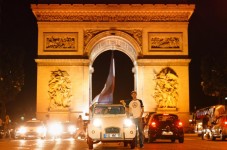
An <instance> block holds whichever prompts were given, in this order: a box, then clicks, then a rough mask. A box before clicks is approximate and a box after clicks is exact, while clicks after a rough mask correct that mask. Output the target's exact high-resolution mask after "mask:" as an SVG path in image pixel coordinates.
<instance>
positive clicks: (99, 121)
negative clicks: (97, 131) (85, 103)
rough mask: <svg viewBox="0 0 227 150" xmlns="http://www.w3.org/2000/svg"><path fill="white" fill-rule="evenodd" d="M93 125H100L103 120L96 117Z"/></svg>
mask: <svg viewBox="0 0 227 150" xmlns="http://www.w3.org/2000/svg"><path fill="white" fill-rule="evenodd" d="M93 125H94V126H95V127H100V126H101V125H102V121H101V120H100V119H94V121H93Z"/></svg>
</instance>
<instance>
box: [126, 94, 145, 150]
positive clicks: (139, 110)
mask: <svg viewBox="0 0 227 150" xmlns="http://www.w3.org/2000/svg"><path fill="white" fill-rule="evenodd" d="M131 97H132V100H131V101H130V103H129V114H130V116H132V118H133V120H134V123H135V125H136V127H137V128H138V132H139V144H140V148H144V143H143V142H144V135H143V121H142V116H143V113H144V106H143V101H142V100H140V99H137V92H136V91H132V92H131ZM136 144H137V138H136Z"/></svg>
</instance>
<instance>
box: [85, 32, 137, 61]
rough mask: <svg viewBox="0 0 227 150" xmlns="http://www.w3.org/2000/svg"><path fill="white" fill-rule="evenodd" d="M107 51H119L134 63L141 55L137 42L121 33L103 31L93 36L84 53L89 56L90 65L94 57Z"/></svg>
mask: <svg viewBox="0 0 227 150" xmlns="http://www.w3.org/2000/svg"><path fill="white" fill-rule="evenodd" d="M107 50H119V51H121V52H123V53H125V54H126V55H128V56H129V58H130V59H131V60H132V62H133V63H135V62H136V60H137V57H138V55H139V54H140V53H141V47H140V46H139V44H138V42H137V41H136V40H135V39H134V38H133V37H131V36H130V35H128V34H127V33H125V32H122V31H104V32H102V33H99V34H98V35H96V36H94V37H93V38H92V39H91V40H90V41H89V42H88V44H87V46H86V47H85V53H86V54H87V55H88V56H89V60H90V62H91V65H92V64H93V62H94V60H95V59H96V57H97V56H98V55H99V54H101V53H102V52H104V51H107Z"/></svg>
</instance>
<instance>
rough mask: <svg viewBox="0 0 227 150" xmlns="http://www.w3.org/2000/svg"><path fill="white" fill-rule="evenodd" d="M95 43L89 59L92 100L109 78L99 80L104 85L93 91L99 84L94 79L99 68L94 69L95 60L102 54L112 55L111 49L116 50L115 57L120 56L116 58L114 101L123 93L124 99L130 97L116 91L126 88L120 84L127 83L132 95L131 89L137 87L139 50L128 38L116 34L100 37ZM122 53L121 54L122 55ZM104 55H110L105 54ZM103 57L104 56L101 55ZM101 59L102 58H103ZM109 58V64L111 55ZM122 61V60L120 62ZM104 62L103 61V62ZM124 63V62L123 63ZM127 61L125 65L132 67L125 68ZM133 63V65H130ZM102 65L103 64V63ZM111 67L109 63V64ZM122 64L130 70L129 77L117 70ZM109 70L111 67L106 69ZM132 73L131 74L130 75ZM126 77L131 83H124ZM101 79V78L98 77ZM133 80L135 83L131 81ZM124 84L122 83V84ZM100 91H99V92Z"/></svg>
mask: <svg viewBox="0 0 227 150" xmlns="http://www.w3.org/2000/svg"><path fill="white" fill-rule="evenodd" d="M94 43H95V44H94V45H93V46H92V49H91V52H90V55H89V59H90V65H89V68H90V74H89V84H90V85H89V87H90V91H89V95H90V96H89V98H90V102H91V101H92V100H93V98H94V97H95V96H96V94H99V93H100V92H101V90H102V89H101V90H100V88H103V87H104V85H105V82H106V79H107V76H108V75H106V77H104V79H102V80H104V81H102V82H99V84H101V85H99V86H102V87H98V88H99V89H98V90H97V89H95V92H94V93H93V89H94V84H97V83H96V82H95V81H93V73H95V72H97V71H98V69H97V70H94V65H95V61H96V60H98V59H99V58H98V57H99V56H100V57H101V56H102V55H108V53H109V55H110V51H114V57H116V54H117V57H120V58H117V60H116V58H115V63H116V64H115V69H116V70H115V81H116V84H115V94H114V103H116V102H115V101H116V99H119V98H120V97H121V95H123V97H122V98H123V99H124V98H130V97H126V95H125V94H117V93H116V92H119V91H120V90H124V89H121V87H120V86H122V85H125V84H129V86H128V87H127V90H126V91H125V92H126V93H127V94H128V95H129V96H130V94H129V93H130V91H131V90H135V89H136V85H137V83H136V75H137V74H136V71H135V70H136V68H137V56H138V52H137V51H136V49H135V47H134V46H133V44H131V43H130V42H129V41H128V40H127V39H125V38H123V37H120V36H116V35H110V36H106V37H103V38H100V39H99V40H98V41H96V42H94ZM120 55H121V56H120ZM104 57H108V56H104ZM101 58H102V57H101ZM102 59H103V58H102ZM102 59H101V60H102ZM107 59H109V60H107V64H109V63H108V62H110V56H109V57H108V58H107ZM121 59H124V61H126V60H127V59H128V60H127V61H128V62H124V61H122V60H121ZM118 61H120V62H118ZM102 63H103V62H102ZM122 63H123V64H122ZM126 63H127V65H126V66H125V67H130V68H124V65H125V64H126ZM130 63H131V66H130ZM101 66H102V64H101ZM107 66H108V68H109V65H107ZM118 66H121V68H123V69H124V70H127V69H129V70H128V72H127V74H129V77H126V76H125V75H124V73H122V74H121V73H120V72H122V70H121V71H119V72H118V71H117V69H118V68H117V67H118ZM106 70H109V69H106ZM130 73H131V75H130ZM117 76H120V79H119V80H118V79H116V78H117ZM130 77H131V81H130ZM124 78H125V79H129V81H126V82H130V83H124V82H125V81H124ZM98 80H100V79H98ZM131 82H133V83H131ZM120 84H122V85H120ZM130 85H132V87H130ZM98 92H99V93H98Z"/></svg>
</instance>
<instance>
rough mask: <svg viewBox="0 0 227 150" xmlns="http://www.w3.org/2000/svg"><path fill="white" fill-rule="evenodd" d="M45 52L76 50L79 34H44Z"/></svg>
mask: <svg viewBox="0 0 227 150" xmlns="http://www.w3.org/2000/svg"><path fill="white" fill-rule="evenodd" d="M44 41H45V42H44V43H45V44H44V49H45V50H76V49H77V33H73V32H72V33H68V32H67V33H64V32H62V33H44Z"/></svg>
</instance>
